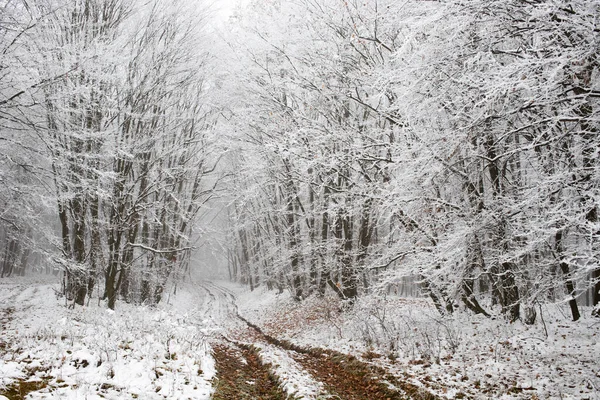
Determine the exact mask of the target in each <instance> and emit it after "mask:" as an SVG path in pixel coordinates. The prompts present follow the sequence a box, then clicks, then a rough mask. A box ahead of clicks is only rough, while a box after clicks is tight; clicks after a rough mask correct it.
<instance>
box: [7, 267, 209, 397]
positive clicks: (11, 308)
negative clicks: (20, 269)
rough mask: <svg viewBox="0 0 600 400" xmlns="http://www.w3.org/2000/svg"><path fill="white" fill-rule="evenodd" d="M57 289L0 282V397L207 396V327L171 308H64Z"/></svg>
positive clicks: (123, 305) (19, 282)
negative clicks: (0, 331)
mask: <svg viewBox="0 0 600 400" xmlns="http://www.w3.org/2000/svg"><path fill="white" fill-rule="evenodd" d="M56 288H57V285H49V284H42V283H39V282H38V283H35V282H34V283H32V282H31V281H27V282H23V281H15V280H6V279H3V280H0V310H2V311H3V314H2V315H0V319H1V322H0V323H1V324H2V326H3V330H2V336H0V393H2V388H4V389H5V390H6V388H10V389H11V390H12V392H11V393H9V395H10V394H12V396H13V397H14V398H21V397H20V395H21V394H20V393H19V392H21V393H24V392H30V390H31V389H35V390H33V391H31V392H30V393H29V395H28V397H27V398H28V399H56V398H61V399H90V400H91V399H101V398H103V399H130V398H139V399H208V398H210V393H211V383H210V379H211V378H212V377H213V375H214V364H213V362H212V359H211V357H210V352H209V348H208V342H207V340H206V337H207V335H208V334H209V333H210V332H209V331H207V330H206V329H207V328H208V325H206V324H204V325H203V324H202V323H199V322H198V321H197V320H195V319H194V318H190V317H189V315H185V314H182V313H181V312H179V311H178V310H176V309H174V308H173V307H168V306H166V307H159V308H157V309H148V308H143V307H134V306H129V305H127V304H124V303H120V304H119V305H118V310H117V311H116V312H112V311H109V310H107V309H106V308H104V307H103V306H100V307H98V306H97V305H93V304H92V305H89V306H88V307H83V308H81V307H78V308H76V309H69V308H67V307H65V304H64V299H62V300H60V299H58V298H57V296H56V292H55V289H56ZM2 311H0V312H2Z"/></svg>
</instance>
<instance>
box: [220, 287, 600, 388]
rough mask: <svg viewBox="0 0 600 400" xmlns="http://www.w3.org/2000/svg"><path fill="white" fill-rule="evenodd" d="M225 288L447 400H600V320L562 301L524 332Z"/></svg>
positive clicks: (254, 311) (263, 315) (292, 329)
mask: <svg viewBox="0 0 600 400" xmlns="http://www.w3.org/2000/svg"><path fill="white" fill-rule="evenodd" d="M222 285H227V284H225V283H222ZM228 287H229V289H230V290H234V291H236V293H237V297H238V299H239V301H238V302H239V304H240V314H242V315H245V316H246V317H247V318H248V319H249V320H251V321H253V322H255V323H258V324H259V325H261V326H263V327H264V328H265V331H266V332H268V333H271V334H272V335H274V336H276V337H278V338H282V339H288V340H291V341H292V342H294V343H295V344H299V345H304V346H313V347H327V348H331V349H333V350H337V351H341V352H346V353H350V354H353V355H356V356H359V357H361V358H362V359H363V360H367V361H370V362H373V363H375V364H377V365H380V366H383V367H385V368H386V369H388V370H389V371H393V372H394V374H395V375H397V376H399V377H404V378H405V379H407V380H409V381H410V382H412V383H415V384H420V385H424V386H426V387H428V388H429V389H430V390H432V391H434V392H436V393H437V394H439V395H441V396H443V397H446V398H449V399H453V398H457V399H459V398H475V399H600V357H599V356H600V320H598V319H595V318H592V317H590V313H591V310H589V309H585V308H583V309H582V313H583V314H584V316H583V317H582V319H581V320H580V321H577V322H572V321H570V319H569V314H568V310H567V308H566V307H565V305H563V304H556V305H548V306H544V307H542V309H541V317H540V309H538V311H537V312H538V317H537V320H536V324H534V325H533V326H527V325H524V324H522V323H520V322H517V323H513V324H510V323H508V322H506V321H504V320H501V319H496V320H494V319H489V318H485V317H478V316H474V315H472V314H467V313H458V314H457V315H455V316H453V317H452V318H442V317H440V315H439V314H438V313H437V311H436V310H435V308H434V307H433V305H432V304H431V303H430V301H428V299H423V298H400V297H396V296H387V297H381V296H368V297H365V298H362V299H360V300H359V301H357V303H356V304H355V305H354V306H353V307H351V308H350V307H348V306H346V305H344V304H343V303H342V302H340V301H339V300H338V299H337V298H335V296H334V295H331V296H326V297H325V298H324V299H319V298H316V297H315V298H309V299H308V300H306V301H304V302H303V303H297V302H295V301H294V300H292V299H291V297H290V296H289V295H288V294H286V293H284V294H281V295H277V294H276V293H275V292H265V291H264V290H263V289H257V290H255V291H254V292H250V291H249V290H247V289H240V288H239V287H238V288H236V287H235V286H234V285H231V284H229V286H228ZM342 310H346V311H345V312H342Z"/></svg>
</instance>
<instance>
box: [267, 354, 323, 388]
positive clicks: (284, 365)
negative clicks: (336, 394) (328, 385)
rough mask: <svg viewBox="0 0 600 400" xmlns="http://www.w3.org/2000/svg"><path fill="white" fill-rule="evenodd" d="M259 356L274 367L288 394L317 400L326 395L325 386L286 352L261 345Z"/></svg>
mask: <svg viewBox="0 0 600 400" xmlns="http://www.w3.org/2000/svg"><path fill="white" fill-rule="evenodd" d="M257 347H258V348H259V353H258V354H259V356H260V358H261V360H262V361H263V362H264V363H269V364H271V365H272V367H273V370H274V371H273V372H274V373H275V374H276V375H277V377H278V378H279V381H280V382H281V386H282V387H283V390H285V392H286V393H288V394H290V395H294V396H295V397H296V398H300V399H306V400H308V399H317V398H318V397H319V395H321V394H322V393H324V386H323V384H322V383H321V382H317V381H315V380H314V379H313V377H312V376H311V375H310V374H309V373H308V372H306V371H305V370H303V369H302V367H300V366H299V365H298V363H297V362H296V361H294V359H292V358H291V357H290V356H289V355H288V354H287V352H286V351H284V350H282V349H280V348H278V347H276V346H273V345H268V344H261V345H258V346H257Z"/></svg>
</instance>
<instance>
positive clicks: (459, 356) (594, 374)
mask: <svg viewBox="0 0 600 400" xmlns="http://www.w3.org/2000/svg"><path fill="white" fill-rule="evenodd" d="M57 289H58V286H57V284H52V283H50V284H49V283H47V282H44V281H43V280H39V279H38V280H32V279H27V280H25V279H2V280H0V399H3V396H5V397H6V398H8V399H10V400H16V399H25V398H27V399H51V398H52V399H55V398H61V399H130V398H139V399H200V400H202V399H209V398H213V399H217V400H219V399H220V400H238V399H345V400H346V399H347V400H352V399H356V400H358V399H364V400H377V399H437V398H439V399H461V398H469V399H471V398H472V399H554V398H555V399H600V391H599V389H600V360H599V357H598V354H600V342H599V339H600V321H598V320H594V319H591V318H587V317H586V318H583V319H582V320H581V321H578V322H576V323H573V322H570V321H569V320H568V316H567V315H565V314H563V312H564V310H563V307H562V305H555V306H548V307H545V308H542V309H540V310H541V316H542V318H540V314H539V313H540V311H538V318H537V320H538V322H537V324H536V325H533V326H524V325H521V324H520V323H515V324H507V323H506V322H505V321H498V320H490V319H486V318H481V319H480V318H474V317H473V316H466V315H457V316H455V317H453V319H442V318H440V317H439V316H438V315H436V314H435V310H434V309H433V308H432V307H431V305H430V304H429V302H428V301H426V300H424V299H419V298H416V299H415V298H412V299H406V298H400V297H395V296H389V297H387V298H381V297H368V298H364V299H361V300H360V301H358V302H357V303H356V304H354V305H353V306H352V307H348V306H347V305H345V304H343V303H342V302H340V301H339V300H338V299H337V298H335V296H326V297H324V298H316V297H315V298H310V299H308V300H307V301H305V302H303V303H297V302H294V301H293V300H292V299H291V298H290V297H289V295H287V294H285V293H284V294H281V295H277V294H275V293H274V292H265V291H262V290H256V291H254V292H251V291H249V290H247V289H246V288H242V287H239V286H236V285H233V284H229V283H225V282H219V283H212V282H202V283H199V284H197V285H192V284H190V283H187V284H183V285H179V286H178V288H177V290H176V291H175V290H173V289H174V288H172V290H171V291H170V292H169V293H170V295H169V296H168V298H166V299H165V300H166V302H165V303H167V304H164V305H160V306H158V307H141V306H132V305H128V304H125V303H119V304H118V305H117V310H116V311H115V312H113V311H109V310H107V309H106V308H105V306H104V305H103V304H98V301H97V300H96V301H95V304H90V305H88V306H86V307H76V308H70V307H67V306H66V305H65V301H64V298H60V297H58V296H57V293H56V290H57ZM92 303H94V302H92ZM584 312H587V310H584ZM467 317H468V318H467Z"/></svg>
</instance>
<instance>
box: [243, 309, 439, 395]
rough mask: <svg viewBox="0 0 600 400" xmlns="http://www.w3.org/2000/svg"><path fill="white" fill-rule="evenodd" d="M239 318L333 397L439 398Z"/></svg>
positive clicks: (343, 356) (354, 360) (377, 370)
mask: <svg viewBox="0 0 600 400" xmlns="http://www.w3.org/2000/svg"><path fill="white" fill-rule="evenodd" d="M238 318H239V319H240V320H242V321H243V322H244V323H245V324H246V325H247V326H248V327H249V328H250V329H252V330H253V331H254V332H255V334H256V341H257V342H260V341H265V342H267V343H270V344H272V345H275V346H277V347H279V348H282V349H284V350H287V351H288V352H289V355H290V356H291V357H292V358H293V359H294V360H295V361H296V362H298V364H300V365H301V366H302V367H303V368H304V369H305V370H307V371H308V372H310V374H311V375H312V376H313V377H314V378H315V379H316V380H318V381H320V382H322V383H323V384H324V386H325V388H326V390H327V392H329V393H330V394H331V395H333V396H334V397H335V396H337V397H339V398H342V399H347V400H392V399H393V400H403V399H416V400H437V397H436V396H434V395H433V394H431V393H429V392H428V391H426V390H424V389H423V388H420V387H418V386H416V385H413V384H411V383H409V382H405V381H402V380H400V379H398V378H397V377H395V376H393V375H390V374H388V373H386V371H385V370H384V369H382V368H379V367H376V366H374V365H370V364H367V363H365V362H363V361H360V360H359V359H357V358H356V357H354V356H351V355H347V354H343V353H339V352H336V351H333V350H325V349H319V348H305V347H300V346H296V345H294V344H293V343H290V342H288V341H286V340H279V339H277V338H274V337H272V336H270V335H268V334H266V333H264V332H263V331H262V329H261V328H260V327H258V326H256V325H255V324H253V323H251V322H250V321H248V320H246V319H244V318H243V317H241V316H239V315H238Z"/></svg>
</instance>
